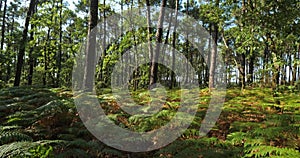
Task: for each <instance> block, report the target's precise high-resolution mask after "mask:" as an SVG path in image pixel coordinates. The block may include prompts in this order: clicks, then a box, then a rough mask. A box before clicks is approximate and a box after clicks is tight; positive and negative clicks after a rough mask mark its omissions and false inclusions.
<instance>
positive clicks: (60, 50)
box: [56, 0, 63, 87]
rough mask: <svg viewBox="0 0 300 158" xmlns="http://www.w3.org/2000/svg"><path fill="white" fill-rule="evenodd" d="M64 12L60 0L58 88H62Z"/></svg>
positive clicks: (61, 0)
mask: <svg viewBox="0 0 300 158" xmlns="http://www.w3.org/2000/svg"><path fill="white" fill-rule="evenodd" d="M62 10H63V0H60V10H59V51H58V55H57V67H58V71H57V79H56V87H59V86H60V80H61V78H60V73H61V69H62V67H61V58H62V44H63V43H62V36H63V31H62Z"/></svg>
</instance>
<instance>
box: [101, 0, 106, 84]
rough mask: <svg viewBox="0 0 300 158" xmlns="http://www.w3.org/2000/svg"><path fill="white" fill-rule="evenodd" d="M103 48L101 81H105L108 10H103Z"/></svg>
mask: <svg viewBox="0 0 300 158" xmlns="http://www.w3.org/2000/svg"><path fill="white" fill-rule="evenodd" d="M103 5H104V6H105V5H106V0H103ZM102 47H103V52H102V56H101V59H102V62H100V63H101V65H100V80H103V79H104V70H103V66H104V58H105V56H106V10H105V9H104V10H103V41H102Z"/></svg>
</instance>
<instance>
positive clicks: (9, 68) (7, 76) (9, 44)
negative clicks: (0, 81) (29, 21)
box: [5, 14, 15, 83]
mask: <svg viewBox="0 0 300 158" xmlns="http://www.w3.org/2000/svg"><path fill="white" fill-rule="evenodd" d="M14 26H15V14H12V23H11V27H10V36H11V37H12V36H13V32H14ZM11 46H12V41H9V42H8V44H7V49H6V56H7V57H9V58H10V56H11V55H10V49H11ZM7 62H8V63H7V68H6V80H5V81H6V83H8V81H9V79H10V76H11V62H12V59H8V61H7Z"/></svg>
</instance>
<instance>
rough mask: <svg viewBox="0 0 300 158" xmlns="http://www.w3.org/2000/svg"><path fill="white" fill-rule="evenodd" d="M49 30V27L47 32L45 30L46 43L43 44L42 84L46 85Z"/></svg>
mask: <svg viewBox="0 0 300 158" xmlns="http://www.w3.org/2000/svg"><path fill="white" fill-rule="evenodd" d="M50 32H51V29H50V28H48V32H47V38H46V44H45V46H44V76H43V85H44V86H46V85H47V77H48V49H47V48H48V44H49V43H48V42H49V38H50Z"/></svg>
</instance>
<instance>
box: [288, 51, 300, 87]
mask: <svg viewBox="0 0 300 158" xmlns="http://www.w3.org/2000/svg"><path fill="white" fill-rule="evenodd" d="M299 51H300V48H299ZM298 53H300V52H298ZM291 56H292V55H290V69H291V68H292V67H293V69H292V81H291V85H294V84H295V82H296V75H297V64H296V62H295V61H297V60H299V58H298V56H297V51H296V52H295V54H294V59H293V60H292V57H291ZM293 61H294V62H293Z"/></svg>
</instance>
